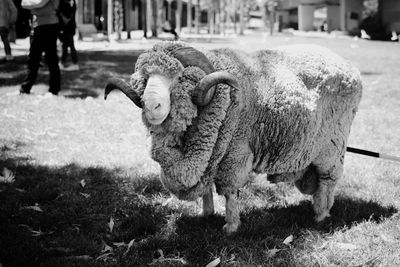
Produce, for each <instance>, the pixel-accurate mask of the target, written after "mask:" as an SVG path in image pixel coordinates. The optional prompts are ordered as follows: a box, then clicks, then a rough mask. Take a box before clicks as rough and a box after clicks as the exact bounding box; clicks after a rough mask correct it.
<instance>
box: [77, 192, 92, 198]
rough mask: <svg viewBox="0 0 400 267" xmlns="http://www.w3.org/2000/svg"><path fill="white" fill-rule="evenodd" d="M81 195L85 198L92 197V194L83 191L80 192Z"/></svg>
mask: <svg viewBox="0 0 400 267" xmlns="http://www.w3.org/2000/svg"><path fill="white" fill-rule="evenodd" d="M79 194H80V195H81V196H84V197H85V198H89V197H90V194H87V193H82V192H80V193H79Z"/></svg>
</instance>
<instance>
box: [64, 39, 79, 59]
mask: <svg viewBox="0 0 400 267" xmlns="http://www.w3.org/2000/svg"><path fill="white" fill-rule="evenodd" d="M61 42H62V56H61V62H62V63H63V64H64V63H66V62H67V58H68V48H70V50H71V59H72V63H74V64H76V63H78V56H77V54H76V49H75V45H74V35H73V34H69V33H63V34H62V35H61Z"/></svg>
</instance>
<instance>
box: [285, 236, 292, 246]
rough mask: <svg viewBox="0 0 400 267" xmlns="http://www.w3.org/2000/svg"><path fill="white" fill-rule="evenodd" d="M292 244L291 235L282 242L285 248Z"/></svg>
mask: <svg viewBox="0 0 400 267" xmlns="http://www.w3.org/2000/svg"><path fill="white" fill-rule="evenodd" d="M292 242H293V235H290V236H288V237H286V238H285V240H283V244H285V245H287V246H288V245H289V244H290V243H292Z"/></svg>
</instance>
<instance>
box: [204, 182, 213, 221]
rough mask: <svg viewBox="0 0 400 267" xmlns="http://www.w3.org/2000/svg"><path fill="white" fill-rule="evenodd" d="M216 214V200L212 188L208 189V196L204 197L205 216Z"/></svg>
mask: <svg viewBox="0 0 400 267" xmlns="http://www.w3.org/2000/svg"><path fill="white" fill-rule="evenodd" d="M213 214H214V200H213V189H212V186H210V188H209V189H208V192H207V194H205V195H204V196H203V216H210V215H213Z"/></svg>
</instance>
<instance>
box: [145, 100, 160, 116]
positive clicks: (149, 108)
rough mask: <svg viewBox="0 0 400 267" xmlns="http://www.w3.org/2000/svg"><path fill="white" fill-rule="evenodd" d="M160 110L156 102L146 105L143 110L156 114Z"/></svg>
mask: <svg viewBox="0 0 400 267" xmlns="http://www.w3.org/2000/svg"><path fill="white" fill-rule="evenodd" d="M160 109H161V103H158V102H152V103H148V104H146V106H145V110H146V111H148V112H151V113H153V112H157V111H159V110H160Z"/></svg>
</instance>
